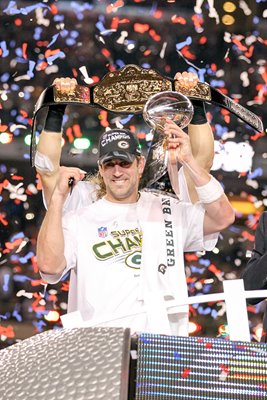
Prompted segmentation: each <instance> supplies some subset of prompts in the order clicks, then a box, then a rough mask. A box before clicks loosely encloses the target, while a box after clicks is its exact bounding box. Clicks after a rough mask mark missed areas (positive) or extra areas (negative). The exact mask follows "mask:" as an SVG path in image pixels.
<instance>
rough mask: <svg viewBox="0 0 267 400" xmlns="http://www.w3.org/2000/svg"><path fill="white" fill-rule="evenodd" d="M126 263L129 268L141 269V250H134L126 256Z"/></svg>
mask: <svg viewBox="0 0 267 400" xmlns="http://www.w3.org/2000/svg"><path fill="white" fill-rule="evenodd" d="M125 264H126V265H127V267H129V268H134V269H140V265H141V251H134V252H133V253H132V254H129V255H128V257H126V258H125Z"/></svg>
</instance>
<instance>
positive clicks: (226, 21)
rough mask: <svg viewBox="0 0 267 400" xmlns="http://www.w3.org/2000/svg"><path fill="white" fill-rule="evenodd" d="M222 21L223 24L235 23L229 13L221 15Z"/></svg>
mask: <svg viewBox="0 0 267 400" xmlns="http://www.w3.org/2000/svg"><path fill="white" fill-rule="evenodd" d="M222 23H223V24H224V25H233V24H234V23H235V18H234V17H233V16H232V15H230V14H224V15H223V16H222Z"/></svg>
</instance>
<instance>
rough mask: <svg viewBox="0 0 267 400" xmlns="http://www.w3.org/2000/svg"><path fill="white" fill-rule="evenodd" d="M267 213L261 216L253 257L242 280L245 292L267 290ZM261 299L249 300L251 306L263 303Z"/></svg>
mask: <svg viewBox="0 0 267 400" xmlns="http://www.w3.org/2000/svg"><path fill="white" fill-rule="evenodd" d="M266 227H267V212H264V213H262V215H261V216H260V219H259V222H258V226H257V229H256V232H255V242H254V248H253V251H252V256H251V258H250V260H249V261H248V263H247V265H246V268H245V270H244V271H243V273H242V275H241V278H243V280H244V286H245V290H260V289H266V288H267V248H266V234H267V229H266ZM262 300H263V298H260V299H248V302H249V303H250V304H255V303H258V302H260V301H262Z"/></svg>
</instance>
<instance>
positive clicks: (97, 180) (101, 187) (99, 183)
mask: <svg viewBox="0 0 267 400" xmlns="http://www.w3.org/2000/svg"><path fill="white" fill-rule="evenodd" d="M85 180H86V182H89V183H91V184H92V185H93V186H94V188H95V197H96V200H99V199H102V197H104V196H105V194H106V185H105V183H104V180H103V178H102V176H101V175H100V172H99V171H97V172H96V173H95V174H92V175H88V176H87V177H86V179H85Z"/></svg>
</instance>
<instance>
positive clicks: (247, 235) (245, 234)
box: [241, 231, 255, 242]
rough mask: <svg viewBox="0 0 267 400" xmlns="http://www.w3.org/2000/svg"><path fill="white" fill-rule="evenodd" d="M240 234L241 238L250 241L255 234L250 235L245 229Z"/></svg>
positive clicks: (252, 240)
mask: <svg viewBox="0 0 267 400" xmlns="http://www.w3.org/2000/svg"><path fill="white" fill-rule="evenodd" d="M241 236H242V237H243V238H245V239H247V240H249V241H250V242H254V239H255V236H254V235H251V234H250V233H249V232H247V231H243V232H242V233H241Z"/></svg>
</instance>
